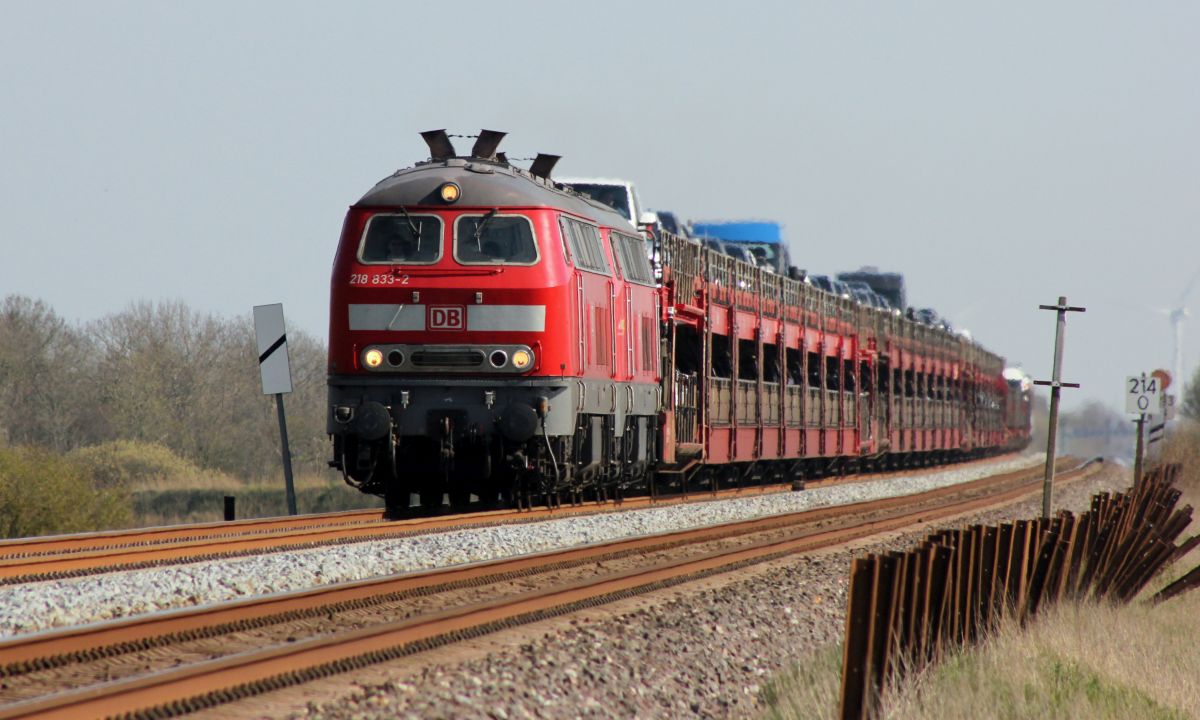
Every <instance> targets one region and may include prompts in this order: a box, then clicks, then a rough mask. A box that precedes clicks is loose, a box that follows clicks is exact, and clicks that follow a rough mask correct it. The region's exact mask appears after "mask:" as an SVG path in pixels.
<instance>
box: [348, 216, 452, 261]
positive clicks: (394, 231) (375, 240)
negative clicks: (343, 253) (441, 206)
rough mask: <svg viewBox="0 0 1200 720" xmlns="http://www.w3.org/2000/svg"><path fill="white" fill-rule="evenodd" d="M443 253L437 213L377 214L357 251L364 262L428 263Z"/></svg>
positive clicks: (440, 228) (369, 224) (368, 226)
mask: <svg viewBox="0 0 1200 720" xmlns="http://www.w3.org/2000/svg"><path fill="white" fill-rule="evenodd" d="M441 256H442V221H441V219H440V218H439V217H437V216H436V215H413V214H407V215H405V214H399V215H390V214H386V215H385V214H381V215H374V216H372V217H371V219H370V220H368V221H367V229H366V231H365V232H363V240H362V247H361V248H359V252H358V258H359V260H361V261H362V262H364V263H404V264H406V265H428V264H429V263H434V262H437V260H438V258H440V257H441Z"/></svg>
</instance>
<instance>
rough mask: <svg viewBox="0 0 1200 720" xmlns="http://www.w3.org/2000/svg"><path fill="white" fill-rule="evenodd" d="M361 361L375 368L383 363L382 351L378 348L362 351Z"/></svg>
mask: <svg viewBox="0 0 1200 720" xmlns="http://www.w3.org/2000/svg"><path fill="white" fill-rule="evenodd" d="M363 363H365V364H366V366H367V367H369V368H377V367H379V366H380V365H382V364H383V352H381V351H380V350H379V349H378V348H371V349H370V350H368V351H366V352H365V353H363Z"/></svg>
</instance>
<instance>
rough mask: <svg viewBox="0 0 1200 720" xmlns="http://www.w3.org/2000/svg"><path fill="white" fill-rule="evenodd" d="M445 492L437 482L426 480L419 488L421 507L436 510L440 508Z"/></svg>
mask: <svg viewBox="0 0 1200 720" xmlns="http://www.w3.org/2000/svg"><path fill="white" fill-rule="evenodd" d="M445 493H446V490H445V488H443V487H442V484H441V483H440V482H438V481H437V480H428V481H426V482H425V483H424V484H423V485H422V486H421V507H423V508H425V509H426V510H438V509H440V508H441V507H442V496H443V495H445Z"/></svg>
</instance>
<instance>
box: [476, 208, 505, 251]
mask: <svg viewBox="0 0 1200 720" xmlns="http://www.w3.org/2000/svg"><path fill="white" fill-rule="evenodd" d="M498 212H500V208H492V209H491V210H488V211H487V215H484V216H483V219H482V220H480V221H479V224H478V225H476V226H475V251H476V252H483V246H482V245H481V244H480V240H479V237H480V236H481V235H482V234H483V228H484V226H485V225H487V224H488V221H489V220H491V219H492V218H494V217H496V213H498Z"/></svg>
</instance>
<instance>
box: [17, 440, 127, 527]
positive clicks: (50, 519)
mask: <svg viewBox="0 0 1200 720" xmlns="http://www.w3.org/2000/svg"><path fill="white" fill-rule="evenodd" d="M130 520H131V515H130V510H129V498H128V496H127V495H126V493H125V492H124V491H123V490H121V489H119V488H98V487H97V486H96V484H95V483H94V482H93V481H92V478H91V477H90V476H89V475H88V473H87V471H86V470H85V469H84V468H82V467H80V466H79V465H78V464H76V463H74V462H72V461H70V460H68V459H67V458H65V457H63V456H62V455H56V454H54V453H51V452H49V451H47V450H43V449H40V448H33V447H15V448H3V449H0V535H3V536H4V537H9V538H14V537H30V536H33V535H52V534H57V533H68V532H85V531H89V530H104V529H108V528H114V527H124V526H127V525H129V524H130Z"/></svg>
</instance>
